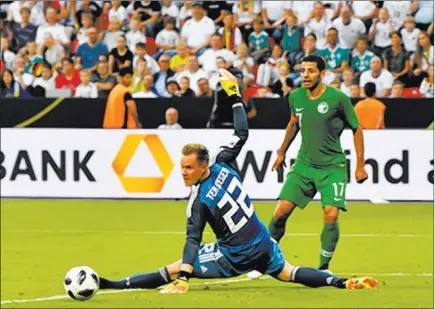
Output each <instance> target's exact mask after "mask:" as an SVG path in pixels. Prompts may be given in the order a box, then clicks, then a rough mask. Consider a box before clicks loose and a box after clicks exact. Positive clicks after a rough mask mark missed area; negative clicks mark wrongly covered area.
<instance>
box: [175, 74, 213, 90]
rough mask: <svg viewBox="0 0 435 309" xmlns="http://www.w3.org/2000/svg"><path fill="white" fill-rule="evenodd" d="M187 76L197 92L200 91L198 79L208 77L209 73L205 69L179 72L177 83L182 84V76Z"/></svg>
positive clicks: (191, 87) (192, 87) (191, 86)
mask: <svg viewBox="0 0 435 309" xmlns="http://www.w3.org/2000/svg"><path fill="white" fill-rule="evenodd" d="M184 76H187V77H188V78H189V81H190V83H189V85H190V89H192V90H193V91H194V92H195V93H197V92H198V80H199V79H200V78H206V79H208V76H207V73H206V72H205V71H204V70H203V69H198V71H196V72H190V71H189V70H185V71H183V72H180V73H179V74H177V83H178V84H180V81H181V78H182V77H184Z"/></svg>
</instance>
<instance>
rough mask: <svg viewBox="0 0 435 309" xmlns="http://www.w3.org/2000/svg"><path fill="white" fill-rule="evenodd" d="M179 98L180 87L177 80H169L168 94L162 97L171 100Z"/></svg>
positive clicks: (167, 84) (167, 85)
mask: <svg viewBox="0 0 435 309" xmlns="http://www.w3.org/2000/svg"><path fill="white" fill-rule="evenodd" d="M178 96H180V85H178V83H177V81H176V80H175V79H172V78H171V79H168V81H167V82H166V92H165V93H164V94H163V95H162V97H164V98H171V97H178Z"/></svg>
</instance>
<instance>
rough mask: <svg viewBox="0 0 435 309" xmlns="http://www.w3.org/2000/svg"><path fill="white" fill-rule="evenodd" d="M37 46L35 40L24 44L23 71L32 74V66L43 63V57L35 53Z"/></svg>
mask: <svg viewBox="0 0 435 309" xmlns="http://www.w3.org/2000/svg"><path fill="white" fill-rule="evenodd" d="M36 52H37V46H36V42H35V41H29V42H27V44H26V48H25V52H24V60H25V62H26V68H25V72H26V73H30V74H33V68H34V66H35V64H37V63H43V62H44V60H43V58H42V57H41V56H40V55H39V54H37V53H36Z"/></svg>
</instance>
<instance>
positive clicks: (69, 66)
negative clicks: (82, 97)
mask: <svg viewBox="0 0 435 309" xmlns="http://www.w3.org/2000/svg"><path fill="white" fill-rule="evenodd" d="M62 69H63V73H62V74H60V75H58V76H57V77H56V88H57V89H70V90H71V94H72V95H74V94H75V92H76V88H77V87H78V86H79V85H80V74H79V73H78V72H77V71H76V70H74V62H73V60H72V59H71V58H63V59H62Z"/></svg>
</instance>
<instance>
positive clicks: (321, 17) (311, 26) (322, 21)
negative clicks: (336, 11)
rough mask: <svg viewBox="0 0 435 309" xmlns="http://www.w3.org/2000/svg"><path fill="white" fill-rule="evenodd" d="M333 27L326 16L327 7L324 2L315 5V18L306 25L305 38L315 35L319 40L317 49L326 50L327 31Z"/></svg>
mask: <svg viewBox="0 0 435 309" xmlns="http://www.w3.org/2000/svg"><path fill="white" fill-rule="evenodd" d="M330 27H331V21H330V20H329V19H328V18H327V17H326V15H325V6H324V5H323V3H322V2H316V3H315V4H314V10H313V18H312V19H310V21H309V22H308V23H307V24H306V25H305V30H304V36H307V35H308V34H309V33H314V34H315V35H316V38H317V42H316V48H317V49H322V48H325V43H326V42H325V38H326V31H327V30H328V29H329V28H330Z"/></svg>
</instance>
